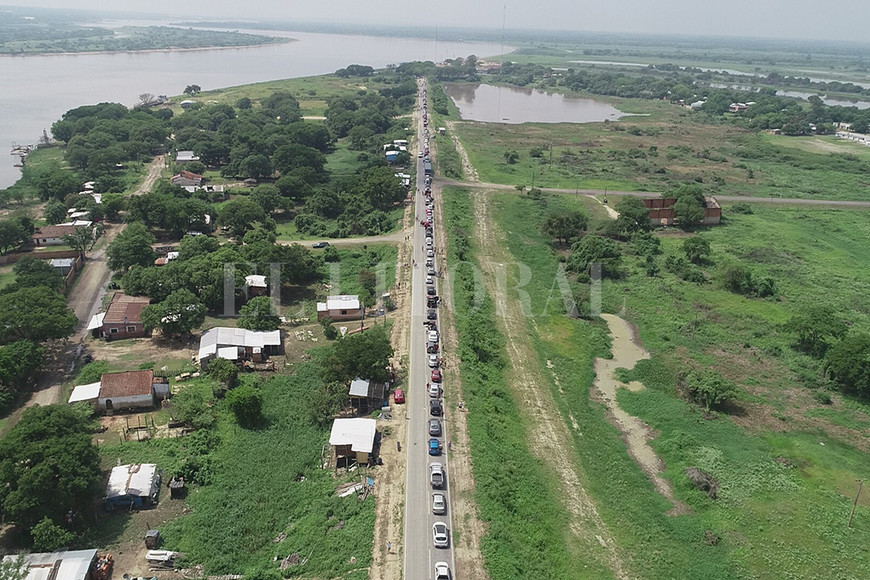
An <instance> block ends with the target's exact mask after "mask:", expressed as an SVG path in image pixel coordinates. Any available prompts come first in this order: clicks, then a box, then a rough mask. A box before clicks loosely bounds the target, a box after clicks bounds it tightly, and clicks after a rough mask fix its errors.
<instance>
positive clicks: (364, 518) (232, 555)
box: [101, 363, 374, 580]
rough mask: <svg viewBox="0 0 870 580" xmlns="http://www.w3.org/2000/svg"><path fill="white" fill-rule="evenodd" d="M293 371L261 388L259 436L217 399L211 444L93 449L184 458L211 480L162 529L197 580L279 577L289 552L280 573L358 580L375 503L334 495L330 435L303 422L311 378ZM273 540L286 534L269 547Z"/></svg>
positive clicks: (125, 457)
mask: <svg viewBox="0 0 870 580" xmlns="http://www.w3.org/2000/svg"><path fill="white" fill-rule="evenodd" d="M295 368H296V372H295V374H294V375H292V376H278V377H275V378H273V379H271V380H268V381H266V382H264V383H263V384H262V386H261V392H262V395H263V412H264V415H265V417H266V425H265V426H263V427H261V428H259V429H250V430H249V429H242V428H241V427H239V426H238V425H237V424H236V423H235V420H234V419H233V418H232V416H231V415H230V414H229V413H228V412H227V411H226V410H224V409H223V407H222V403H220V402H219V403H217V404H218V409H219V411H218V419H217V426H216V427H215V428H214V431H213V432H212V433H211V434H210V437H204V436H202V435H200V436H197V437H196V438H193V436H189V437H184V438H179V439H163V440H154V441H149V442H144V443H127V444H123V445H107V446H105V447H103V448H102V450H101V452H102V454H103V457H104V458H105V462H106V463H107V464H109V463H112V464H114V462H115V461H116V460H117V459H118V458H120V459H121V460H122V461H145V460H147V461H152V462H154V461H156V462H157V463H158V465H159V466H160V467H170V468H171V467H174V466H176V465H178V463H179V462H181V461H187V460H190V459H191V458H192V459H193V460H195V461H198V462H200V463H201V464H202V469H205V470H206V473H205V477H207V478H208V480H209V481H210V483H209V484H208V485H204V486H201V487H198V486H194V488H193V489H192V490H191V492H190V495H189V496H188V499H187V502H188V503H189V506H190V513H188V514H187V515H184V516H182V517H180V518H178V519H176V520H174V521H171V522H169V523H168V524H167V525H166V526H164V528H163V529H162V530H161V532H162V534H163V536H164V538H165V546H166V548H167V549H172V550H178V551H182V552H184V553H185V554H186V555H187V561H189V562H191V563H202V564H203V566H204V568H205V571H206V573H210V574H215V573H234V574H237V573H242V574H245V575H255V574H259V575H260V576H258V577H267V578H279V577H280V575H281V574H280V572H278V564H279V562H275V561H273V558H275V557H278V558H279V560H280V559H283V558H284V557H286V556H287V555H288V554H293V553H298V554H299V555H300V559H301V560H305V563H304V564H301V565H298V566H292V567H291V568H290V569H289V570H288V571H287V572H286V574H290V575H293V576H300V575H301V576H305V577H319V578H336V577H343V578H348V579H354V578H355V579H359V580H362V579H364V578H366V575H367V566H368V564H369V562H370V560H371V542H372V528H373V525H374V501H373V500H372V499H369V500H367V501H365V502H360V501H358V500H357V499H356V497H355V496H353V495H352V496H350V497H347V498H338V497H336V496H335V486H336V485H337V483H338V481H337V480H335V479H333V477H332V471H331V470H329V469H327V470H324V469H321V468H320V460H321V451H322V449H323V447H324V445H325V444H326V441H327V439H328V435H329V428H328V427H324V426H320V425H317V424H315V423H313V422H312V420H311V410H312V407H313V405H315V401H314V397H315V395H316V393H318V392H319V385H320V379H319V377H318V376H317V370H316V367H315V365H314V363H303V364H300V365H297V366H296V367H295ZM249 379H252V380H253V381H255V382H256V381H257V380H258V379H256V378H255V377H250V378H249ZM197 433H199V432H197ZM194 435H196V434H194ZM161 493H163V492H161ZM167 501H168V500H167ZM282 533H285V534H286V535H287V537H286V538H285V539H282V540H279V541H275V539H276V537H278V536H279V534H282ZM352 559H353V561H352Z"/></svg>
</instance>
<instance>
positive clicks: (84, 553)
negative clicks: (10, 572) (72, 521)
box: [3, 550, 97, 580]
mask: <svg viewBox="0 0 870 580" xmlns="http://www.w3.org/2000/svg"><path fill="white" fill-rule="evenodd" d="M17 557H18V556H17V555H10V556H5V557H4V558H3V561H4V562H8V561H14V560H15V559H16V558H17ZM96 557H97V551H96V550H61V551H57V552H41V553H34V554H25V555H24V561H25V562H27V564H28V566H30V569H29V571H28V574H27V578H26V580H47V579H48V578H49V577H52V576H53V577H54V579H55V580H84V579H85V578H86V577H87V575H88V571H89V570H90V569H91V563H92V562H93V561H94V558H96ZM52 570H56V571H55V573H54V574H52Z"/></svg>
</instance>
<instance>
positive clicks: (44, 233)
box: [30, 225, 76, 246]
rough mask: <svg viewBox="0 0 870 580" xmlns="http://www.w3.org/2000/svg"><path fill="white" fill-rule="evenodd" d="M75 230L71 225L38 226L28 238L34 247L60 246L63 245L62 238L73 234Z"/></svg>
mask: <svg viewBox="0 0 870 580" xmlns="http://www.w3.org/2000/svg"><path fill="white" fill-rule="evenodd" d="M75 231H76V228H75V226H72V225H66V226H39V227H37V228H36V230H34V232H33V235H32V236H30V240H31V242H33V245H34V246H60V245H63V244H65V243H66V242H64V240H63V237H64V236H69V235H72V234H73V233H75Z"/></svg>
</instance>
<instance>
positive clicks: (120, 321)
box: [88, 292, 150, 340]
mask: <svg viewBox="0 0 870 580" xmlns="http://www.w3.org/2000/svg"><path fill="white" fill-rule="evenodd" d="M149 303H150V300H148V298H147V297H141V296H127V295H126V294H124V293H123V292H116V293H115V295H114V296H112V301H111V302H110V303H109V307H108V308H107V309H106V311H105V312H103V313H100V314H97V315H95V316H94V317H93V318H91V322H90V323H89V324H88V330H90V331H91V334H92V335H93V337H94V338H98V337H103V338H105V339H106V340H113V339H116V338H141V337H143V336H145V327H144V325H143V324H142V320H141V318H140V316H141V314H142V310H143V309H144V308H145V307H146V306H148V304H149Z"/></svg>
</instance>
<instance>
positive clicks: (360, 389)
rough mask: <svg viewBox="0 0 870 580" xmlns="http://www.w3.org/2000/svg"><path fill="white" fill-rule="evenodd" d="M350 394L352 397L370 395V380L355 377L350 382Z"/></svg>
mask: <svg viewBox="0 0 870 580" xmlns="http://www.w3.org/2000/svg"><path fill="white" fill-rule="evenodd" d="M348 395H350V396H351V397H367V396H368V395H369V381H368V380H367V379H361V378H359V377H357V378H355V379H354V380H352V381H351V383H350V391H348Z"/></svg>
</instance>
